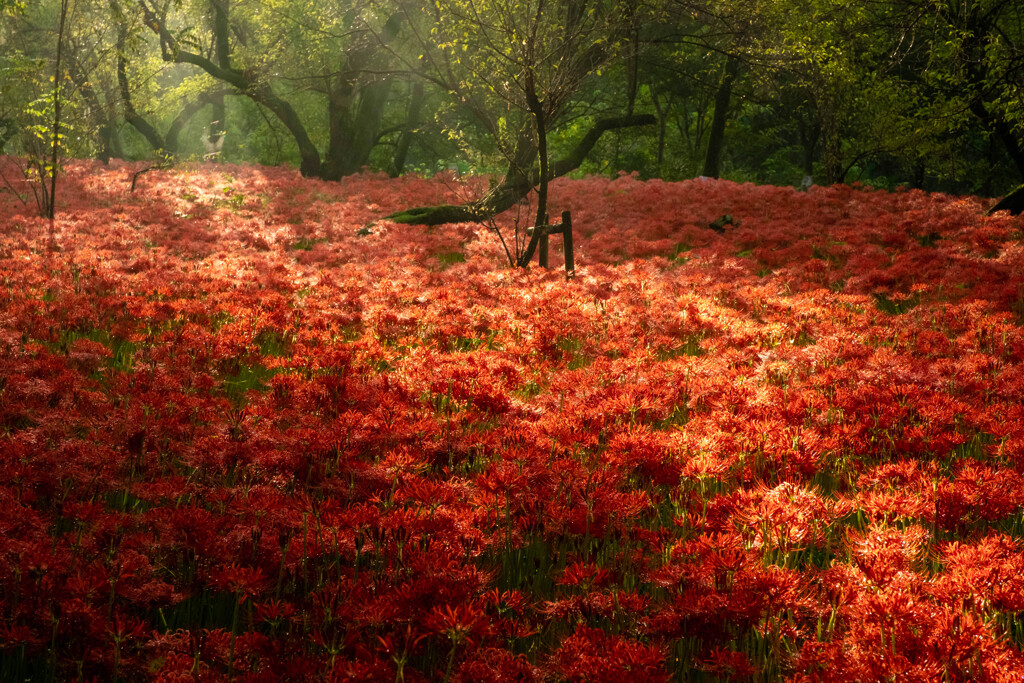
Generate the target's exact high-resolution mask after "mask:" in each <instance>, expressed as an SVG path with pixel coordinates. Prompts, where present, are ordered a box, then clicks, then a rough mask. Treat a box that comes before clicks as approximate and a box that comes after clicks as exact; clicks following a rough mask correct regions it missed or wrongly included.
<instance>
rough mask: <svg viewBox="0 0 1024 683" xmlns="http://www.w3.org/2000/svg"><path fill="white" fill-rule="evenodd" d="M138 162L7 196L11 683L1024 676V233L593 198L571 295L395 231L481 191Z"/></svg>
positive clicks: (580, 223) (775, 198)
mask: <svg viewBox="0 0 1024 683" xmlns="http://www.w3.org/2000/svg"><path fill="white" fill-rule="evenodd" d="M0 162H3V160H2V159H0ZM137 168H138V166H137V165H132V164H125V163H112V164H111V165H110V167H108V168H100V167H99V166H97V165H95V164H92V163H89V162H70V163H69V167H68V174H67V175H66V176H64V177H65V178H67V182H68V184H69V185H68V190H67V191H66V192H62V193H61V195H60V197H62V198H63V201H65V202H66V204H65V205H63V206H59V207H58V218H57V220H56V222H55V223H54V225H53V232H52V235H53V240H54V243H51V241H50V235H51V233H50V226H49V224H48V223H47V222H46V221H42V220H40V219H39V218H37V217H35V216H32V215H29V214H28V213H27V210H26V209H25V207H23V206H21V205H20V204H19V203H18V202H17V201H16V200H15V199H14V198H13V196H10V195H8V194H2V195H0V216H3V218H0V300H2V303H0V466H2V467H3V471H4V474H5V477H4V480H3V481H2V482H0V506H2V507H3V509H4V510H5V513H6V514H5V515H3V517H2V518H0V671H2V672H3V675H4V676H8V677H10V678H11V679H12V680H14V679H19V680H21V679H25V678H32V677H33V676H43V677H45V676H51V678H54V679H57V680H63V679H71V678H75V679H78V678H81V679H92V680H109V679H112V678H113V677H114V676H115V675H116V676H117V677H118V678H121V679H123V680H142V679H147V678H156V679H158V680H184V679H189V680H194V679H196V678H199V679H202V680H228V679H232V680H254V681H255V680H303V681H306V680H309V681H314V680H386V681H396V680H408V681H416V680H447V681H466V682H470V681H474V682H475V681H509V680H519V681H542V680H567V681H575V680H578V681H599V680H608V681H623V680H644V681H659V680H694V679H697V680H782V679H788V680H794V681H850V680H865V681H866V680H948V681H957V680H959V681H967V680H991V681H1002V680H1006V681H1009V680H1015V678H1014V676H1019V674H1018V673H1015V672H1019V671H1021V670H1024V656H1022V654H1021V647H1022V645H1024V617H1022V616H1021V615H1022V614H1024V583H1022V580H1021V578H1020V577H1021V576H1022V575H1024V547H1022V543H1024V479H1022V476H1024V407H1022V406H1024V331H1022V325H1024V247H1022V239H1024V234H1022V231H1024V219H1021V218H1019V217H1017V218H1015V217H1012V216H1009V215H1006V214H999V215H995V216H991V217H986V216H985V215H984V212H983V210H984V208H985V202H984V200H981V199H976V198H970V197H968V198H954V197H949V196H944V195H940V194H925V193H922V192H918V191H907V192H897V193H884V192H874V191H866V190H863V189H857V188H852V187H845V186H836V187H830V188H822V187H814V188H811V189H810V190H809V191H807V192H797V191H794V190H791V189H789V188H778V187H758V186H753V185H739V184H736V183H731V182H727V181H714V182H710V181H709V182H693V181H689V182H682V183H665V182H661V181H649V182H641V181H639V180H638V179H636V178H634V177H631V176H629V175H622V176H620V177H618V178H616V179H611V180H609V179H602V178H584V179H578V180H569V179H559V180H557V181H555V182H553V183H552V185H551V198H550V201H551V202H552V206H557V207H558V209H559V210H561V209H567V210H571V211H572V212H573V225H574V229H575V230H576V233H575V238H576V264H577V268H576V276H575V278H573V279H570V280H566V279H565V276H564V273H563V272H560V271H557V270H554V269H552V270H547V271H545V270H542V269H540V268H531V269H528V270H523V269H510V268H508V267H507V264H506V262H505V261H504V260H503V259H504V255H503V252H502V250H501V246H500V243H499V242H498V240H497V238H496V236H495V235H494V233H493V232H492V231H491V230H490V229H489V228H487V227H483V226H477V225H471V224H456V225H447V226H436V227H434V228H431V229H429V230H427V229H425V228H422V227H418V226H407V225H398V224H394V223H392V222H390V221H388V220H387V219H386V218H385V216H387V215H388V214H389V213H391V212H393V211H395V210H398V209H402V208H406V207H408V206H411V205H419V204H432V203H438V202H455V201H459V199H460V196H458V193H457V192H456V189H455V188H454V187H453V186H452V184H451V183H450V182H448V183H446V182H444V181H443V180H437V179H434V180H432V179H424V178H418V177H412V176H410V177H406V178H401V179H397V180H392V179H388V178H385V177H383V176H380V175H362V176H353V177H349V178H346V179H345V180H343V181H341V182H338V183H329V182H321V181H315V180H305V179H301V178H300V177H299V176H298V174H297V173H296V172H294V171H289V170H285V169H274V168H257V167H244V166H227V165H224V166H212V165H183V166H181V167H178V168H174V169H171V170H166V171H153V172H151V173H147V174H146V175H145V176H143V177H142V178H141V180H140V187H139V189H137V190H136V191H135V192H134V193H131V192H129V191H128V187H129V184H130V180H131V176H132V174H133V173H134V171H135V170H137ZM471 183H477V185H475V186H474V187H475V189H476V190H477V191H480V190H483V189H486V184H485V181H483V180H480V179H477V180H472V181H471ZM470 189H473V188H470ZM514 213H515V212H514V211H513V212H510V213H509V214H508V215H502V216H498V217H497V218H496V222H497V224H498V225H499V226H501V227H502V229H505V230H511V229H514V227H515V226H514V220H515V218H514ZM726 215H729V216H731V217H732V221H731V223H729V224H727V225H726V227H725V228H724V231H717V230H712V229H709V226H711V224H712V223H714V222H715V221H716V220H718V219H719V218H721V217H723V216H726ZM519 227H520V228H521V227H522V226H519ZM558 242H559V240H557V239H555V240H553V241H552V262H553V263H559V262H560V261H559V259H560V255H559V252H560V245H559V244H558ZM115 671H116V672H117V673H116V674H115V673H114V672H115ZM47 672H49V673H47ZM701 677H703V678H701Z"/></svg>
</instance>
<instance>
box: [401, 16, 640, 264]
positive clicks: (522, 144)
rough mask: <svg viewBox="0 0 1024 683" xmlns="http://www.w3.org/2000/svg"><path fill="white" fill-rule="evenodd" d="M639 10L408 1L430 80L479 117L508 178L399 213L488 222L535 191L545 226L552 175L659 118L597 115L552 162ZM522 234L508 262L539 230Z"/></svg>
mask: <svg viewBox="0 0 1024 683" xmlns="http://www.w3.org/2000/svg"><path fill="white" fill-rule="evenodd" d="M637 11H638V6H636V5H625V4H623V3H619V2H615V1H614V0H609V1H608V2H599V3H584V2H579V1H574V0H571V1H569V2H550V1H548V0H531V1H529V2H506V1H505V0H439V1H438V2H436V3H435V5H434V7H433V8H429V7H424V6H419V5H415V6H408V7H407V14H406V16H407V17H408V22H409V25H410V27H412V28H411V30H412V32H413V34H414V35H415V37H416V40H417V45H418V48H419V50H421V51H422V53H421V55H420V56H419V59H420V60H421V61H422V63H423V64H424V73H425V75H426V78H428V79H429V80H430V81H431V82H432V83H434V84H435V85H437V86H438V87H440V88H442V89H444V90H445V91H446V92H448V93H449V95H450V96H451V97H452V98H453V100H454V101H455V102H456V103H457V104H458V105H459V106H461V107H462V108H464V109H465V110H466V111H468V112H470V113H471V114H472V115H473V117H474V118H475V119H476V121H477V122H478V124H479V125H480V126H481V127H482V128H483V129H484V130H485V131H486V132H487V133H488V134H489V136H490V138H491V139H492V140H493V141H494V143H495V148H496V150H497V151H498V153H499V154H500V155H501V158H502V159H503V160H504V162H505V164H506V171H505V174H504V178H503V180H502V181H501V183H499V184H498V185H497V186H495V187H494V188H492V189H491V190H490V191H489V192H488V193H487V194H485V195H484V196H483V197H481V198H479V199H478V200H476V201H473V202H471V203H469V204H467V205H464V206H460V207H452V206H440V207H421V208H417V209H410V210H408V211H405V212H402V213H401V214H398V215H396V216H393V217H392V218H394V219H396V220H400V221H404V222H413V223H426V224H430V223H436V222H448V221H452V220H486V219H488V218H490V217H491V216H494V215H495V214H497V213H500V212H502V211H504V210H506V209H508V208H511V207H512V206H514V205H515V204H517V203H518V202H519V201H521V200H522V199H523V198H525V197H527V196H528V195H529V194H530V192H531V191H533V189H534V188H536V191H537V205H536V219H535V220H536V224H537V225H541V224H542V223H543V222H544V216H545V215H546V213H547V185H548V182H549V181H550V180H551V179H552V178H554V177H557V176H560V175H564V174H565V173H568V172H569V171H571V170H573V169H575V168H577V167H579V165H580V163H581V162H582V160H583V158H584V157H585V156H586V155H587V153H589V151H590V150H591V149H592V148H593V146H594V144H595V143H596V141H597V140H598V139H599V138H600V136H601V135H602V134H603V133H604V132H606V131H608V130H614V129H617V128H623V127H630V126H637V125H643V124H649V123H653V122H654V119H653V117H651V116H650V115H635V114H629V113H627V114H625V115H623V116H613V117H602V118H598V119H597V120H595V121H594V123H593V125H592V126H591V127H590V128H589V130H587V131H586V133H585V134H584V135H583V136H582V138H581V139H580V140H579V141H578V143H577V144H576V146H575V147H574V148H573V149H572V150H571V151H570V152H569V153H567V154H566V155H565V156H562V157H561V158H559V159H557V160H556V161H552V160H551V159H550V155H549V138H550V136H551V134H552V133H553V132H555V131H558V130H559V129H560V127H561V126H563V125H564V123H565V121H566V119H567V117H568V115H569V114H570V113H572V112H573V111H574V108H575V107H576V106H577V105H578V104H579V102H578V100H577V97H578V95H579V94H580V92H581V90H583V89H584V87H585V84H587V83H588V81H589V79H590V78H591V77H592V76H595V75H599V74H600V71H601V69H602V68H603V67H604V66H606V65H607V64H608V63H609V62H610V61H612V60H613V59H614V58H615V57H616V56H618V55H619V54H620V52H621V48H622V43H623V41H625V40H627V39H628V36H629V31H630V27H631V26H632V25H633V23H634V22H635V21H636V12H637ZM623 104H625V103H623ZM624 108H625V109H628V106H626V107H624ZM452 134H453V135H455V134H456V133H455V132H454V131H453V133H452ZM520 237H521V236H520V235H519V234H518V233H517V235H516V237H515V242H514V248H513V253H514V256H512V255H510V261H513V262H516V263H518V264H520V265H524V264H525V263H526V262H528V261H529V259H530V257H531V256H532V254H533V251H534V249H535V248H536V245H537V240H538V239H539V232H536V231H535V233H534V235H533V237H532V239H530V241H529V242H528V243H522V242H520Z"/></svg>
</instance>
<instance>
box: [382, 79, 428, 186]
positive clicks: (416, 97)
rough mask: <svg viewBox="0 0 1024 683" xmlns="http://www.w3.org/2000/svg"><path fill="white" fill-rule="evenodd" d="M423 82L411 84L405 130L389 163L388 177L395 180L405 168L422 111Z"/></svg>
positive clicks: (423, 98)
mask: <svg viewBox="0 0 1024 683" xmlns="http://www.w3.org/2000/svg"><path fill="white" fill-rule="evenodd" d="M424 100H425V97H424V95H423V81H416V82H415V83H413V84H412V97H411V99H410V100H409V113H408V114H407V115H406V117H405V128H404V129H403V130H402V135H401V137H399V138H398V145H397V146H396V147H395V156H394V158H393V160H392V162H391V168H390V169H389V170H388V175H390V176H391V177H392V178H397V177H398V176H400V175H402V171H403V169H404V168H405V160H406V158H407V157H408V156H409V147H411V146H412V138H413V134H414V132H415V130H416V126H418V125H419V121H420V112H421V111H422V110H423V102H424Z"/></svg>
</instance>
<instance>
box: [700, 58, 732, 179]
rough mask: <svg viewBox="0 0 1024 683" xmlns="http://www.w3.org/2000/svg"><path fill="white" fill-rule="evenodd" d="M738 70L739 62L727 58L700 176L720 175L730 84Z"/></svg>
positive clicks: (716, 95) (730, 97) (730, 90)
mask: <svg viewBox="0 0 1024 683" xmlns="http://www.w3.org/2000/svg"><path fill="white" fill-rule="evenodd" d="M739 70H740V62H739V60H738V59H736V58H735V57H729V60H728V61H727V62H726V63H725V73H724V74H723V75H722V82H721V83H720V84H719V86H718V92H717V93H715V114H714V118H712V119H711V131H710V134H709V135H708V152H707V156H706V157H705V158H704V172H703V174H702V175H705V176H707V177H708V178H717V177H719V176H720V175H721V165H722V147H723V146H724V143H725V124H726V123H727V122H728V120H729V100H730V99H732V84H733V81H735V80H736V75H737V74H738V73H739Z"/></svg>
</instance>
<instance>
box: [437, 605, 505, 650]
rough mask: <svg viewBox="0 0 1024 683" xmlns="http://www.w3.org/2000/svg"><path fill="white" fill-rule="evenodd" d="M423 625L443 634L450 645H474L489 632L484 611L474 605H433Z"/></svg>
mask: <svg viewBox="0 0 1024 683" xmlns="http://www.w3.org/2000/svg"><path fill="white" fill-rule="evenodd" d="M424 627H425V628H426V629H427V630H428V631H431V632H433V633H436V634H438V635H443V636H444V637H445V638H447V639H448V640H449V641H450V642H451V643H452V645H460V644H462V643H466V644H469V645H475V644H476V643H478V642H479V641H480V640H481V639H482V638H484V637H486V636H487V635H489V633H490V624H489V622H488V620H487V617H486V616H485V615H484V613H483V612H482V611H481V610H480V609H479V608H478V607H476V606H474V605H466V604H462V605H454V606H453V605H443V606H438V607H435V608H434V609H432V610H431V611H430V613H429V614H428V615H427V617H426V619H425V620H424Z"/></svg>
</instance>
